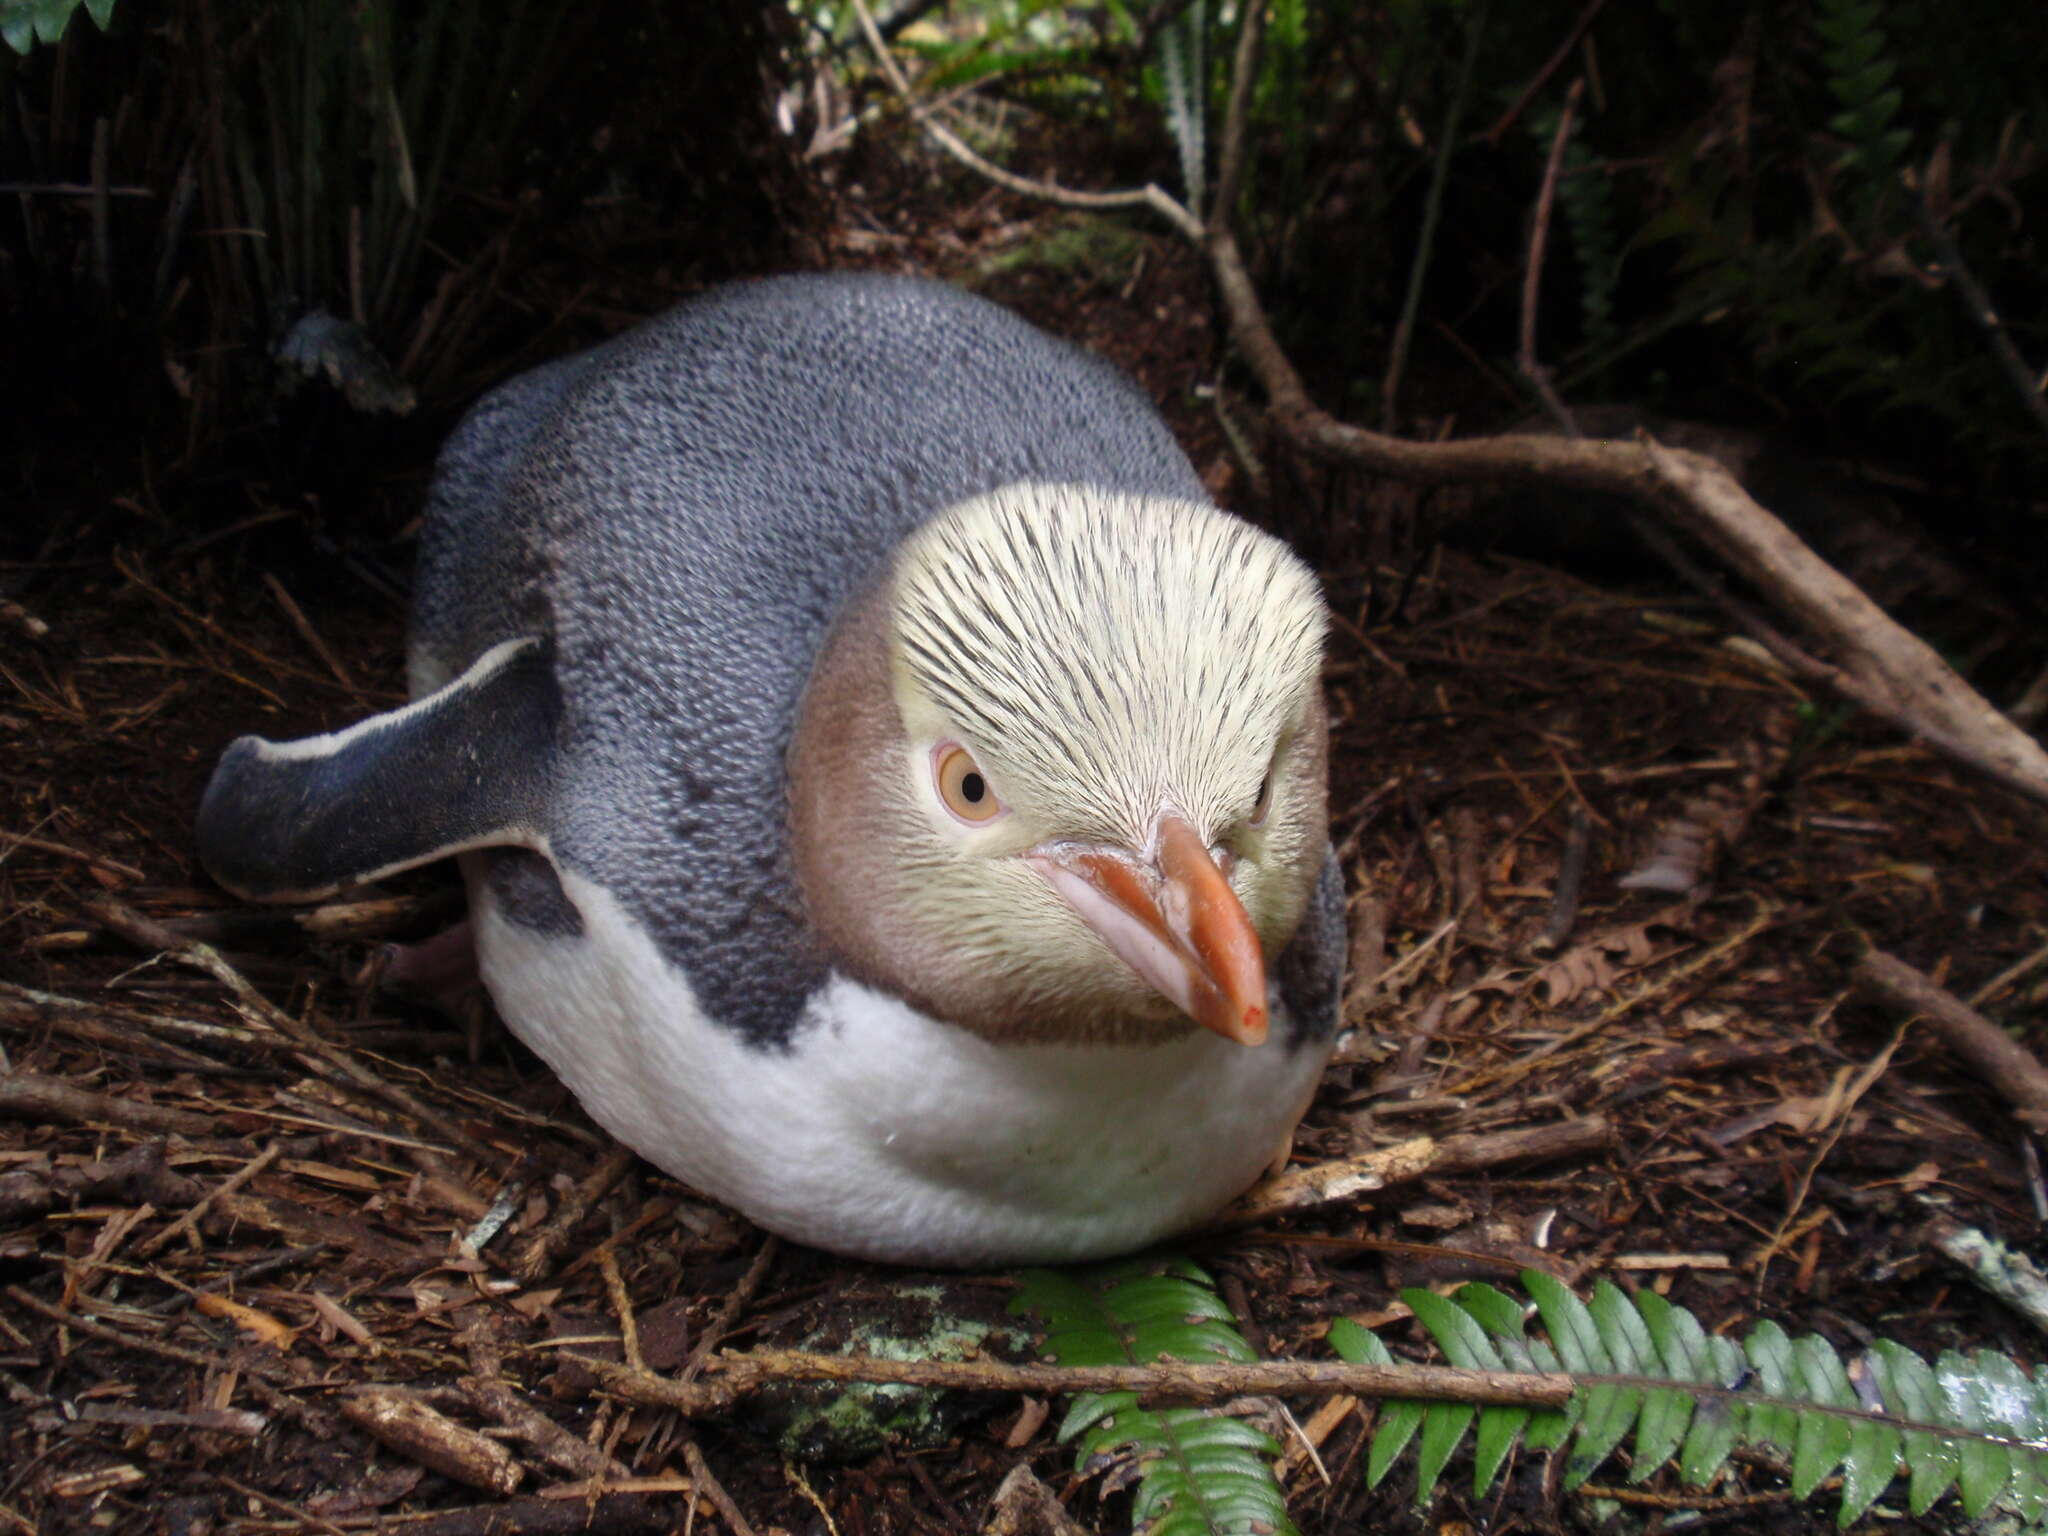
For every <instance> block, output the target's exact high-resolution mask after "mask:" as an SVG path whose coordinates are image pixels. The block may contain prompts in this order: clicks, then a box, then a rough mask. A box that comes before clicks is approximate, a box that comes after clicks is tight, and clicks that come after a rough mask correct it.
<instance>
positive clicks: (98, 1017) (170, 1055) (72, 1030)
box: [0, 981, 272, 1069]
mask: <svg viewBox="0 0 2048 1536" xmlns="http://www.w3.org/2000/svg"><path fill="white" fill-rule="evenodd" d="M0 1029H35V1030H38V1031H42V1030H48V1031H51V1032H53V1033H56V1034H60V1035H68V1036H70V1037H71V1038H72V1039H74V1040H83V1041H85V1042H87V1043H88V1044H91V1045H97V1046H102V1047H105V1048H107V1049H110V1050H119V1051H132V1052H134V1053H136V1054H138V1055H147V1054H151V1053H154V1054H155V1056H156V1059H157V1060H159V1061H169V1062H173V1063H177V1064H179V1065H183V1066H191V1067H208V1068H215V1069H218V1068H220V1067H221V1066H223V1065H224V1063H222V1062H220V1061H217V1060H215V1059H214V1058H213V1057H211V1056H207V1055H204V1054H202V1053H201V1052H198V1051H188V1050H186V1049H185V1048H184V1047H182V1046H178V1045H173V1044H171V1043H170V1042H168V1041H165V1040H158V1039H155V1038H154V1036H155V1035H156V1034H158V1033H162V1034H173V1035H178V1036H181V1037H183V1038H184V1039H187V1040H193V1041H199V1042H203V1043H205V1044H207V1045H215V1046H221V1047H224V1048H236V1047H251V1046H253V1047H256V1048H259V1049H260V1048H261V1047H262V1046H264V1045H268V1044H271V1043H272V1042H271V1040H270V1037H269V1036H267V1035H259V1034H258V1033H257V1032H256V1031H255V1030H251V1029H236V1028H233V1027H230V1026H224V1025H219V1024H202V1023H199V1022H197V1021H196V1020H191V1019H173V1018H165V1017H163V1016H161V1015H158V1014H151V1013H143V1012H141V1011H139V1010H137V1009H133V1008H124V1007H122V1006H120V1005H119V1004H118V1003H87V1002H82V1001H80V1000H79V999H78V998H75V997H62V996H59V995H58V994H57V993H55V992H38V991H37V990H36V989H35V988H33V987H17V986H15V985H13V984H12V983H10V982H4V981H0ZM130 1031H133V1033H131V1032H130Z"/></svg>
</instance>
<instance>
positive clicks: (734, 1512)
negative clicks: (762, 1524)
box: [683, 1440, 754, 1536]
mask: <svg viewBox="0 0 2048 1536" xmlns="http://www.w3.org/2000/svg"><path fill="white" fill-rule="evenodd" d="M683 1464H684V1465H685V1466H687V1467H688V1468H689V1469H690V1476H691V1477H692V1478H693V1479H695V1480H696V1484H697V1489H698V1491H699V1492H700V1493H702V1494H703V1495H704V1497H705V1498H707V1499H709V1500H710V1501H711V1502H712V1503H713V1504H715V1505H716V1506H717V1507H718V1512H719V1514H721V1515H723V1516H724V1517H725V1523H726V1524H727V1525H729V1526H731V1527H732V1536H754V1528H753V1526H751V1525H749V1524H748V1523H747V1517H746V1516H745V1515H743V1514H741V1513H740V1507H739V1505H737V1504H735V1503H734V1502H733V1498H732V1495H731V1494H729V1493H727V1492H726V1491H725V1484H723V1483H721V1482H720V1481H719V1480H718V1479H717V1478H716V1477H714V1476H713V1475H712V1472H711V1468H710V1466H709V1465H707V1464H706V1462H705V1460H704V1453H703V1452H702V1451H700V1450H698V1449H697V1442H696V1441H694V1440H685V1441H684V1442H683Z"/></svg>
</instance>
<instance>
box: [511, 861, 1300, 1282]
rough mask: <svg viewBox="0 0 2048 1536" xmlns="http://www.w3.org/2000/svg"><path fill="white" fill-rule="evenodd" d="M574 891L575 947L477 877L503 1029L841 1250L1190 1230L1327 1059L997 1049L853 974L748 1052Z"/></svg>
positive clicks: (953, 1247)
mask: <svg viewBox="0 0 2048 1536" xmlns="http://www.w3.org/2000/svg"><path fill="white" fill-rule="evenodd" d="M561 878H562V886H563V890H564V891H565V893H566V894H567V895H568V897H569V899H570V900H571V901H573V902H574V903H575V904H576V906H577V908H578V909H579V910H580V911H581V912H582V914H583V923H584V931H583V933H582V935H581V936H579V937H577V938H573V939H560V938H546V937H543V936H541V935H538V934H536V933H534V932H533V931H532V930H530V929H526V928H522V927H517V926H514V925H512V924H510V923H507V922H506V921H504V919H503V918H502V917H501V916H500V915H499V913H498V910H497V907H496V904H495V902H494V901H493V898H492V896H491V893H490V889H489V887H488V885H487V883H486V882H484V881H482V880H472V881H470V904H471V905H470V913H471V918H472V921H473V924H474V929H475V933H476V943H477V956H478V960H479V962H480V965H481V968H482V972H483V977H484V980H485V982H486V983H487V984H488V985H489V987H490V989H491V994H492V996H493V997H494V998H495V999H496V1001H497V1004H498V1010H499V1012H500V1013H501V1014H502V1015H503V1016H504V1018H505V1021H506V1023H508V1024H509V1025H510V1026H511V1027H512V1030H513V1032H514V1033H515V1034H517V1035H518V1036H519V1037H520V1039H522V1040H524V1041H525V1042H526V1043H527V1044H528V1045H530V1046H531V1047H532V1048H533V1049H534V1050H535V1051H537V1052H538V1053H539V1054H540V1055H541V1056H542V1057H543V1058H544V1059H545V1060H546V1061H547V1063H548V1065H549V1066H551V1067H553V1068H554V1070H555V1072H556V1073H557V1074H558V1075H559V1076H560V1077H561V1079H562V1081H563V1082H564V1083H566V1084H567V1085H568V1086H569V1088H570V1090H571V1091H572V1092H574V1093H575V1095H576V1096H577V1098H578V1099H580V1100H581V1101H582V1103H583V1106H584V1108H585V1109H586V1110H588V1111H589V1112H590V1115H591V1117H592V1118H593V1119H595V1120H597V1121H598V1122H599V1123H600V1124H601V1125H603V1126H604V1127H605V1129H607V1130H608V1131H610V1132H611V1133H612V1134H613V1135H614V1136H616V1137H617V1138H618V1139H619V1140H620V1141H622V1142H624V1143H625V1144H626V1145H627V1146H629V1147H632V1148H633V1149H634V1150H635V1151H637V1152H639V1153H640V1154H641V1155H642V1156H643V1157H645V1158H647V1159H648V1160H649V1161H650V1162H653V1163H655V1164H657V1165H659V1166H660V1167H662V1168H664V1169H666V1170H667V1171H668V1172H669V1173H672V1174H674V1175H675V1176H676V1177H677V1178H679V1179H681V1180H683V1181H684V1182H685V1183H688V1184H690V1185H691V1186H693V1187H694V1188H696V1189H698V1190H700V1191H702V1192H703V1193H705V1194H707V1195H711V1196H714V1197H716V1198H718V1199H720V1200H723V1201H726V1202H727V1203H729V1204H731V1205H734V1206H737V1207H738V1208H739V1209H740V1210H741V1211H743V1212H745V1213H746V1214H747V1215H748V1216H750V1217H752V1218H753V1219H754V1220H755V1221H757V1222H759V1223H760V1224H761V1225H762V1226H764V1227H767V1228H769V1229H770V1230H772V1231H775V1232H780V1233H782V1234H783V1235H785V1236H787V1237H791V1238H794V1239H796V1240H797V1241H799V1242H805V1243H811V1244H815V1245H816V1246H818V1247H821V1248H830V1249H833V1250H836V1251H838V1252H841V1253H848V1254H853V1255H857V1256H859V1257H863V1258H872V1259H882V1260H887V1261H891V1262H897V1263H927V1264H956V1265H980V1264H998V1263H1016V1262H1052V1263H1057V1262H1065V1261H1070V1260H1077V1259H1086V1258H1097V1257H1102V1256H1104V1255H1108V1254H1114V1253H1122V1252H1128V1251H1130V1250H1131V1249H1134V1248H1138V1247H1142V1246H1143V1245H1144V1244H1146V1243H1149V1242H1152V1241H1154V1240H1155V1239H1158V1238H1162V1237H1167V1236H1170V1235H1172V1234H1173V1233H1176V1232H1179V1231H1183V1230H1185V1229H1186V1228H1188V1227H1190V1226H1193V1225H1195V1224H1196V1223H1198V1222H1200V1221H1201V1220H1202V1219H1203V1218H1204V1217H1206V1216H1207V1215H1209V1214H1210V1213H1211V1212H1213V1211H1215V1210H1216V1209H1217V1208H1218V1207H1219V1206H1221V1205H1223V1204H1224V1203H1225V1202H1226V1201H1228V1200H1229V1199H1230V1198H1231V1197H1232V1196H1234V1195H1236V1194H1238V1193H1239V1192H1240V1191H1241V1190H1243V1189H1244V1188H1245V1187H1246V1186H1247V1185H1249V1184H1250V1183H1251V1182H1252V1181H1253V1179H1255V1178H1256V1177H1257V1176H1258V1174H1259V1172H1260V1170H1261V1169H1262V1168H1263V1167H1264V1166H1265V1165H1266V1164H1267V1163H1268V1162H1269V1161H1270V1160H1271V1158H1272V1156H1273V1154H1274V1152H1275V1151H1276V1149H1277V1148H1278V1147H1279V1145H1280V1142H1281V1138H1282V1137H1284V1136H1285V1135H1286V1134H1287V1133H1288V1132H1289V1131H1290V1130H1291V1129H1292V1128H1293V1124H1294V1120H1295V1119H1296V1118H1297V1117H1298V1116H1299V1114H1300V1112H1301V1109H1302V1107H1303V1105H1304V1104H1305V1103H1306V1101H1307V1099H1308V1097H1309V1095H1310V1094H1311V1093H1312V1092H1313V1090H1314V1086H1315V1083H1316V1080H1317V1078H1318V1077H1319V1076H1320V1074H1321V1072H1322V1068H1323V1064H1324V1061H1325V1059H1326V1058H1327V1056H1328V1050H1327V1048H1326V1047H1324V1046H1321V1045H1311V1046H1306V1047H1304V1048H1302V1049H1299V1050H1294V1051H1289V1050H1288V1049H1287V1048H1286V1047H1285V1046H1284V1045H1283V1044H1282V1043H1280V1041H1279V1040H1278V1039H1275V1040H1271V1041H1269V1042H1268V1043H1267V1044H1265V1045H1263V1046H1260V1047H1257V1048H1256V1049H1250V1050H1248V1049H1246V1048H1245V1047H1243V1046H1239V1045H1234V1044H1232V1043H1231V1042H1229V1041H1227V1040H1224V1039H1222V1038H1220V1037H1218V1036H1216V1035H1212V1034H1210V1033H1209V1032H1208V1031H1206V1030H1198V1031H1192V1032H1190V1034H1189V1035H1187V1036H1186V1037H1184V1038H1181V1039H1177V1040H1174V1041H1173V1042H1171V1043H1169V1044H1166V1045H1159V1046H1146V1047H1122V1046H996V1045H991V1044H989V1043H988V1042H986V1041H984V1040H982V1039H980V1038H978V1037H976V1036H974V1035H971V1034H969V1033H968V1032H966V1031H965V1030H961V1029H956V1028H954V1027H953V1026H951V1025H947V1024H942V1023H939V1022H937V1021H935V1020H933V1019H930V1018H927V1017H925V1016H924V1015H923V1014H920V1013H918V1012H916V1011H915V1010H914V1009H911V1008H909V1007H906V1006H905V1005H904V1004H902V1003H900V1002H898V1001H896V1000H895V999H893V998H890V997H887V996H885V995H883V994H880V993H877V992H875V991H872V990H871V989H869V988H867V987H864V986H862V985H860V984H859V983H857V982H854V981H852V980H849V979H847V978H845V977H843V976H834V977H833V979H832V980H831V982H830V984H829V985H828V986H827V987H826V988H825V989H824V990H823V991H821V992H820V993H819V994H818V995H817V996H816V997H814V998H813V999H812V1001H811V1004H810V1007H809V1010H808V1013H807V1015H806V1018H805V1020H804V1023H803V1026H802V1027H800V1029H799V1030H798V1032H797V1033H796V1035H795V1036H794V1037H793V1043H792V1045H791V1047H790V1049H788V1050H787V1051H780V1050H776V1049H774V1048H772V1047H771V1048H766V1049H757V1048H755V1047H753V1046H750V1045H748V1044H746V1043H745V1042H744V1041H743V1040H741V1039H740V1038H739V1037H738V1036H736V1035H734V1034H733V1033H732V1032H731V1031H729V1030H727V1029H724V1028H722V1027H720V1026H719V1025H717V1024H715V1023H713V1022H711V1021H710V1020H708V1019H706V1018H705V1017H704V1015H703V1012H702V1011H701V1010H700V1009H699V1008H698V1006H697V1001H696V998H695V995H694V994H693V993H692V991H691V988H690V985H689V982H688V981H687V979H685V978H684V977H683V976H682V975H681V974H680V973H679V972H678V971H676V970H675V969H674V968H673V967H671V966H670V965H669V964H668V963H667V962H666V961H665V960H664V959H663V958H662V956H661V954H660V953H659V951H658V950H657V949H656V948H655V946H654V944H653V942H652V941H651V940H650V939H649V938H648V936H647V935H646V934H645V933H644V932H643V931H642V930H641V929H639V928H638V927H637V926H635V925H634V924H633V923H632V922H631V921H630V920H629V919H628V918H627V917H626V915H625V913H624V911H623V910H622V909H621V908H620V906H619V905H618V903H617V902H616V901H615V900H613V898H612V897H611V895H610V894H609V893H608V892H607V891H605V890H604V889H603V888H602V887H599V886H595V885H592V884H590V883H589V882H588V881H584V880H580V879H578V878H577V877H575V876H574V875H571V874H568V873H566V872H563V873H562V877H561ZM1280 1025H1281V1027H1279V1028H1276V1030H1275V1032H1274V1033H1275V1035H1276V1036H1279V1035H1284V1034H1285V1033H1286V1029H1285V1027H1284V1021H1280Z"/></svg>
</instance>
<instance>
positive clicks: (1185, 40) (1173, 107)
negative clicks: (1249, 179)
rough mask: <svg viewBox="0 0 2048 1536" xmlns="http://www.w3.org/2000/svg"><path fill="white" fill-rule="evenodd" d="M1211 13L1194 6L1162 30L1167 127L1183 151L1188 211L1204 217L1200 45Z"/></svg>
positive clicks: (1204, 106)
mask: <svg viewBox="0 0 2048 1536" xmlns="http://www.w3.org/2000/svg"><path fill="white" fill-rule="evenodd" d="M1208 30H1209V7H1208V6H1207V5H1206V4H1205V3H1204V0H1194V3H1193V4H1192V5H1188V6H1185V7H1183V8H1182V10H1181V13H1180V14H1179V15H1178V16H1176V17H1174V19H1173V20H1172V21H1170V22H1168V23H1167V24H1166V25H1165V26H1163V27H1161V28H1160V29H1159V45H1158V46H1159V79H1160V83H1161V85H1162V86H1163V87H1164V88H1165V93H1166V122H1167V126H1168V127H1170V128H1171V129H1172V130H1173V142H1174V144H1175V145H1176V146H1177V147H1178V148H1179V150H1180V175H1181V182H1182V186H1183V189H1184V190H1185V192H1186V193H1187V203H1188V211H1189V212H1190V213H1192V214H1194V215H1195V217H1196V218H1200V217H1201V216H1202V187H1203V178H1204V172H1205V168H1206V166H1207V164H1208V155H1209V143H1208V127H1209V74H1208V69H1207V67H1206V66H1205V64H1204V63H1203V55H1202V45H1203V42H1204V41H1205V39H1206V37H1207V34H1208Z"/></svg>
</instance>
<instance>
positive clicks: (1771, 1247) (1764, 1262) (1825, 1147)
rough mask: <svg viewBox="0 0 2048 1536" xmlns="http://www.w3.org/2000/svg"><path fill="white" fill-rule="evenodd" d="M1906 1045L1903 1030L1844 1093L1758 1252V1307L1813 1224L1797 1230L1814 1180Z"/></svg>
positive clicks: (1886, 1045)
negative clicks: (1774, 1264)
mask: <svg viewBox="0 0 2048 1536" xmlns="http://www.w3.org/2000/svg"><path fill="white" fill-rule="evenodd" d="M1827 1011H1828V1012H1830V1013H1832V1012H1833V1011H1834V1004H1833V1003H1830V1004H1829V1005H1828V1009H1827ZM1905 1041H1906V1031H1905V1028H1904V1027H1903V1026H1901V1027H1900V1029H1899V1030H1898V1031H1897V1033H1895V1034H1894V1035H1893V1036H1892V1037H1891V1039H1890V1040H1888V1041H1886V1042H1885V1046H1884V1049H1883V1050H1881V1051H1879V1052H1878V1053H1877V1054H1876V1055H1875V1056H1873V1057H1871V1059H1870V1060H1869V1061H1867V1062H1865V1063H1864V1065H1863V1068H1862V1070H1861V1071H1859V1072H1858V1073H1856V1075H1855V1076H1854V1077H1853V1078H1851V1079H1850V1080H1849V1083H1848V1085H1847V1087H1845V1088H1844V1089H1843V1090H1842V1096H1841V1107H1840V1108H1839V1109H1838V1110H1837V1111H1836V1112H1835V1123H1834V1124H1833V1125H1832V1126H1830V1127H1829V1128H1828V1133H1827V1135H1826V1137H1825V1138H1824V1139H1823V1140H1822V1141H1821V1144H1820V1145H1819V1146H1818V1147H1817V1148H1815V1149H1814V1153H1813V1156H1811V1157H1810V1158H1808V1159H1807V1160H1806V1166H1805V1167H1804V1168H1802V1169H1801V1170H1800V1171H1799V1182H1798V1183H1797V1184H1796V1185H1795V1186H1794V1187H1793V1190H1792V1198H1791V1199H1790V1200H1789V1201H1788V1202H1786V1206H1785V1217H1784V1219H1783V1220H1782V1221H1780V1222H1779V1223H1778V1226H1777V1230H1776V1231H1774V1232H1772V1233H1771V1237H1770V1241H1769V1242H1767V1243H1765V1244H1764V1246H1763V1247H1762V1248H1760V1249H1759V1250H1758V1251H1757V1254H1756V1257H1755V1258H1754V1260H1753V1261H1752V1262H1753V1263H1754V1264H1755V1265H1756V1298H1757V1301H1758V1303H1759V1304H1761V1303H1762V1301H1763V1294H1764V1281H1765V1280H1766V1279H1767V1278H1768V1276H1769V1274H1770V1269H1771V1260H1772V1259H1774V1258H1776V1257H1777V1256H1778V1254H1780V1253H1782V1252H1783V1251H1784V1250H1785V1249H1786V1248H1787V1247H1788V1246H1790V1245H1791V1243H1792V1242H1793V1241H1794V1240H1795V1239H1796V1238H1797V1237H1798V1236H1799V1235H1800V1234H1801V1233H1804V1232H1806V1231H1808V1230H1810V1228H1811V1225H1812V1224H1811V1223H1808V1224H1806V1225H1805V1226H1798V1225H1797V1223H1798V1221H1799V1213H1800V1211H1801V1210H1802V1209H1804V1207H1805V1205H1806V1196H1807V1193H1808V1192H1809V1191H1810V1190H1811V1189H1812V1188H1813V1180H1814V1176H1815V1175H1816V1174H1818V1173H1819V1172H1820V1170H1821V1168H1822V1166H1823V1165H1824V1164H1825V1163H1826V1162H1827V1160H1828V1157H1829V1155H1830V1154H1831V1153H1833V1151H1834V1150H1835V1143H1836V1142H1838V1141H1840V1140H1841V1139H1842V1135H1843V1133H1844V1132H1845V1131H1847V1130H1848V1129H1849V1125H1850V1122H1851V1121H1852V1120H1853V1119H1854V1118H1855V1114H1854V1111H1855V1109H1856V1106H1857V1105H1858V1104H1859V1103H1861V1102H1862V1100H1863V1096H1864V1095H1865V1094H1866V1093H1868V1092H1870V1090H1871V1089H1872V1088H1874V1087H1876V1086H1877V1080H1878V1079H1879V1078H1881V1077H1883V1076H1884V1074H1885V1072H1886V1071H1887V1070H1888V1069H1889V1068H1890V1066H1891V1064H1892V1057H1894V1056H1895V1055H1897V1054H1898V1050H1899V1047H1900V1046H1901V1045H1903V1044H1905ZM1817 1214H1819V1215H1823V1216H1824V1215H1825V1214H1826V1212H1825V1211H1824V1210H1823V1211H1821V1212H1818V1213H1817ZM1795 1228H1796V1230H1795Z"/></svg>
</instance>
